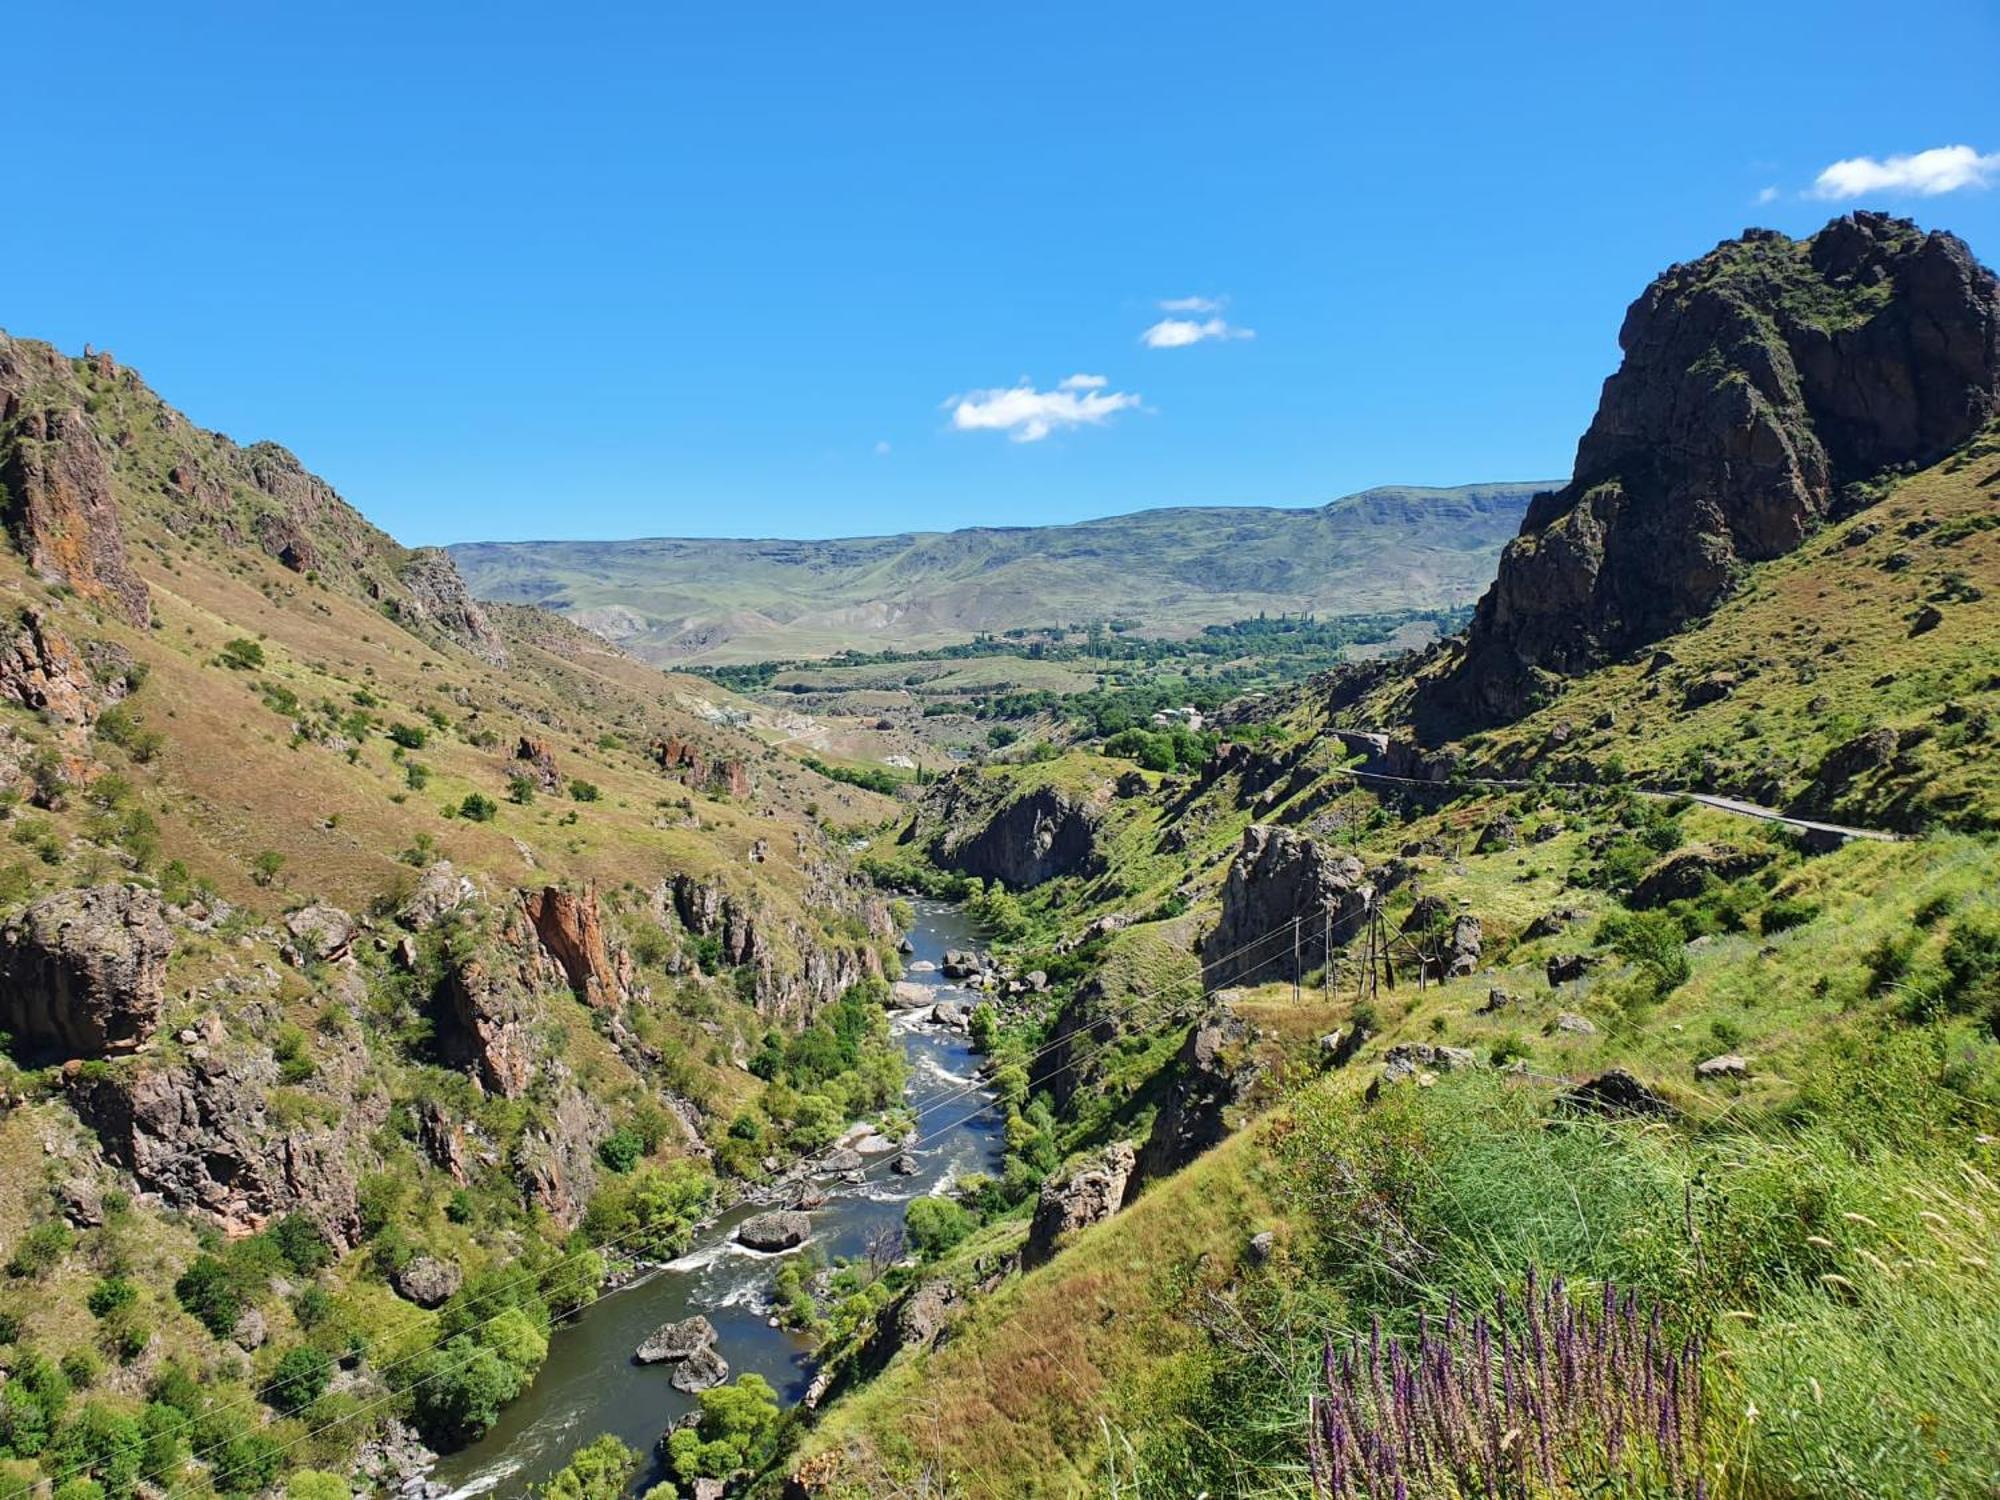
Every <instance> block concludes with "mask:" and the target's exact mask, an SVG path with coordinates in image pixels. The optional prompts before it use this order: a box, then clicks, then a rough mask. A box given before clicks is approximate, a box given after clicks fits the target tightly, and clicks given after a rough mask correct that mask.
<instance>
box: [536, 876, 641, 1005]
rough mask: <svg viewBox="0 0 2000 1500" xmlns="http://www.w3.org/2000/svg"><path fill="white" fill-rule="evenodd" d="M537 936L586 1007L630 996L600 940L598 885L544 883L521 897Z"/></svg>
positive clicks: (619, 1002)
mask: <svg viewBox="0 0 2000 1500" xmlns="http://www.w3.org/2000/svg"><path fill="white" fill-rule="evenodd" d="M522 904H523V906H524V907H525V908H526V910H527V913H528V920H529V921H530V922H531V923H533V924H534V928H535V934H536V936H538V937H539V938H540V939H541V942H542V946H543V947H544V948H546V949H548V951H549V953H550V954H551V956H553V957H554V959H555V961H556V962H557V963H558V964H560V965H561V966H562V970H563V973H564V974H566V975H567V976H568V977H569V984H570V988H571V989H572V990H573V991H575V993H576V998H577V999H579V1000H581V1001H583V1002H584V1003H585V1004H586V1005H591V1006H597V1007H613V1008H615V1007H617V1006H620V1005H623V1004H624V1003H625V1002H626V1001H627V1000H628V999H630V998H631V996H630V994H629V993H628V991H629V985H628V983H627V976H626V975H625V974H623V973H621V972H620V970H619V967H618V966H617V965H616V964H614V962H613V961H612V956H611V952H610V949H609V948H608V947H607V945H606V943H605V940H604V919H603V916H602V914H601V913H600V911H599V908H598V902H597V887H596V886H595V885H590V886H586V887H585V888H584V889H583V890H582V891H569V890H564V889H563V888H562V887H561V886H555V885H551V886H544V887H543V888H542V889H541V890H539V891H533V892H530V893H529V894H528V895H526V896H524V897H523V898H522Z"/></svg>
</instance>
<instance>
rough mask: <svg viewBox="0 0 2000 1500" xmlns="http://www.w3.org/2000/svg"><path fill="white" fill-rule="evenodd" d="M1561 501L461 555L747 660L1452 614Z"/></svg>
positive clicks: (1446, 496)
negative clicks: (1319, 618)
mask: <svg viewBox="0 0 2000 1500" xmlns="http://www.w3.org/2000/svg"><path fill="white" fill-rule="evenodd" d="M1550 488H1552V485H1551V484H1550V483H1549V482H1546V481H1542V482H1522V483H1494V484H1470V485H1461V486H1458V487H1456V488H1450V489H1431V488H1423V487H1419V486H1407V485H1385V486H1382V487H1379V488H1376V489H1370V490H1363V491H1361V492H1360V493H1358V494H1353V495H1348V496H1344V497H1342V498H1341V499H1338V500H1335V501H1332V502H1331V503H1329V504H1327V505H1324V506H1318V507H1312V508H1282V507H1275V506H1178V507H1171V508H1163V509H1158V510H1143V511H1136V512H1133V513H1131V514H1127V515H1120V516H1108V517H1104V518H1102V519H1098V520H1091V521H1080V522H1076V523H1074V524H1072V525H1066V526H979V527H969V528H966V529H964V530H959V531H945V532H905V533H901V534H898V535H892V536H872V537H851V538H841V539H834V540H826V541H789V540H781V539H740V540H739V539H707V538H675V537H659V538H640V539H634V540H631V541H612V542H579V541H538V542H466V543H460V544H458V545H455V546H453V547H451V548H450V549H448V550H449V551H450V553H451V555H452V557H453V560H454V561H455V562H456V563H457V564H458V567H459V569H460V571H461V572H463V573H464V575H465V577H466V579H467V581H468V583H469V584H470V586H471V588H472V590H473V592H474V593H475V594H477V595H478V596H479V597H481V598H484V599H491V600H496V601H503V602H509V603H523V604H538V605H541V606H543V607H546V608H549V609H554V610H558V611H560V612H562V613H563V614H566V615H568V616H569V617H570V618H572V619H574V620H576V621H577V622H578V623H579V624H583V625H586V626H588V627H589V628H591V629H593V630H596V631H598V632H599V633H600V634H603V635H605V636H608V637H609V638H611V639H613V640H615V641H617V642H618V643H619V644H620V645H622V646H624V647H625V648H626V649H627V650H630V651H632V652H634V653H636V654H637V655H640V656H642V657H645V658H647V659H649V660H652V661H657V662H669V661H695V660H701V661H716V662H725V661H748V660H754V659H757V658H761V657H773V656H813V655H823V654H830V653H831V652H833V651H836V650H839V649H841V648H843V647H847V646H869V645H873V646H877V647H903V646H928V645H939V644H944V643H946V642H949V641H953V640H963V639H965V638H966V637H968V636H970V635H972V634H974V633H976V632H979V631H995V630H1009V629H1015V628H1022V627H1032V626H1038V625H1050V624H1058V623H1072V622H1079V621H1083V620H1089V619H1104V618H1110V617H1124V618H1131V619H1137V620H1139V621H1141V622H1142V623H1144V624H1146V625H1150V626H1186V625H1202V624H1212V623H1220V622H1223V621H1227V620H1234V619H1242V618H1245V617H1246V616H1250V615H1255V614H1257V613H1258V612H1259V611H1271V612H1277V611H1282V610H1292V611H1297V610H1308V609H1309V610H1314V611H1317V612H1319V613H1321V614H1358V613H1367V612H1372V611H1376V610H1388V609H1431V608H1451V607H1455V606H1459V605H1464V604H1469V603H1471V602H1472V600H1473V599H1474V598H1476V597H1477V596H1478V595H1479V593H1480V592H1481V590H1483V589H1484V588H1485V587H1486V585H1487V584H1488V583H1489V582H1491V580H1492V577H1493V569H1494V566H1495V562H1496V560H1497V558H1498V557H1499V553H1500V549H1501V547H1502V546H1503V545H1504V544H1505V543H1506V542H1507V541H1508V539H1509V538H1511V537H1512V536H1513V535H1514V534H1515V532H1517V531H1518V530H1519V528H1520V524H1521V520H1522V517H1523V516H1524V515H1525V514H1526V512H1527V508H1528V501H1529V499H1530V498H1531V497H1532V496H1533V495H1535V494H1536V493H1537V492H1539V491H1543V490H1547V489H1550Z"/></svg>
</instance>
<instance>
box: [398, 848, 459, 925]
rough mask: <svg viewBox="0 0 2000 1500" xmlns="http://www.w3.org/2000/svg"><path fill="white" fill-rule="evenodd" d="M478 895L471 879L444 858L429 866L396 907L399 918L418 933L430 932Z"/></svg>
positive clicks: (399, 920)
mask: <svg viewBox="0 0 2000 1500" xmlns="http://www.w3.org/2000/svg"><path fill="white" fill-rule="evenodd" d="M478 894H479V892H478V888H477V887H475V886H474V885H473V883H472V881H471V880H470V879H469V878H468V877H467V876H464V875H461V874H459V873H458V871H456V870H455V869H453V868H452V864H451V861H450V860H448V859H441V860H439V861H437V862H436V863H435V864H432V865H429V866H426V867H425V869H424V872H423V874H421V875H419V876H418V877H417V884H416V888H415V889H414V890H412V891H411V892H410V894H409V896H408V897H407V898H406V899H405V900H404V901H403V904H402V905H401V906H399V907H398V908H397V909H396V920H397V921H398V922H400V923H402V924H403V926H405V927H408V928H410V929H411V930H412V931H415V932H428V931H429V930H430V929H431V928H433V927H435V926H437V924H438V923H439V922H442V921H443V920H444V919H445V918H446V917H448V916H450V915H451V914H452V913H453V912H455V911H457V910H458V909H459V908H460V907H462V906H464V905H465V904H466V903H468V902H470V901H472V900H473V899H474V898H475V897H476V896H477V895H478Z"/></svg>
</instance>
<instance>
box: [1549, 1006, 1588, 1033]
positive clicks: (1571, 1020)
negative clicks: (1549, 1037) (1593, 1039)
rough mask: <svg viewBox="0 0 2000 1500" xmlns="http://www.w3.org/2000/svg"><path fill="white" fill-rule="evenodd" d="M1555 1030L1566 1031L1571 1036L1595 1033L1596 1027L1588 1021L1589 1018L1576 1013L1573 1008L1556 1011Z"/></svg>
mask: <svg viewBox="0 0 2000 1500" xmlns="http://www.w3.org/2000/svg"><path fill="white" fill-rule="evenodd" d="M1556 1030H1557V1031H1566V1032H1568V1033H1569V1034H1570V1035H1572V1036H1596V1035H1597V1028H1596V1027H1595V1026H1593V1025H1592V1024H1591V1023H1590V1021H1589V1019H1588V1018H1587V1017H1584V1016H1580V1015H1578V1014H1577V1013H1576V1012H1575V1011H1573V1010H1562V1011H1557V1012H1556Z"/></svg>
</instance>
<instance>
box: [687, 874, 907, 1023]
mask: <svg viewBox="0 0 2000 1500" xmlns="http://www.w3.org/2000/svg"><path fill="white" fill-rule="evenodd" d="M825 896H826V898H827V899H828V902H829V904H839V905H840V906H841V908H842V909H843V910H847V911H849V912H852V913H853V914H854V915H856V916H859V917H860V918H861V920H862V921H863V923H864V924H865V925H866V926H867V928H868V929H869V931H871V932H874V933H876V934H877V935H880V936H887V935H888V934H889V932H890V931H892V930H893V928H892V924H891V923H890V921H889V916H888V912H887V910H886V909H885V908H884V907H882V906H881V904H880V903H878V902H873V901H863V902H856V901H854V900H853V899H852V897H851V893H849V892H847V891H845V890H829V891H827V892H825ZM653 910H654V914H655V915H656V916H657V917H658V918H659V919H660V921H661V922H662V923H667V922H670V921H671V922H678V923H679V924H680V925H681V926H682V927H684V928H685V929H687V931H689V932H691V933H693V934H694V935H695V936H696V937H701V938H709V937H712V938H714V939H716V941H717V943H718V945H719V947H720V950H721V954H720V956H721V959H722V962H723V963H724V964H726V965H727V966H728V967H730V968H744V967H747V968H749V969H750V970H751V971H752V972H753V974H754V975H755V977H756V988H755V996H756V1003H757V1009H758V1011H759V1012H760V1013H761V1014H763V1015H764V1016H765V1017H766V1018H768V1019H772V1020H782V1021H788V1022H791V1023H792V1024H794V1025H803V1024H805V1023H806V1022H808V1021H810V1020H811V1019H812V1017H813V1016H814V1015H815V1014H816V1013H817V1012H818V1011H819V1010H820V1008H821V1007H822V1006H827V1005H831V1004H833V1003H834V1002H835V1001H836V1000H838V999H839V998H840V997H841V996H842V995H843V994H845V993H846V992H847V991H848V990H849V989H851V988H852V987H853V986H855V985H857V984H861V983H864V982H869V981H875V980H880V979H882V978H883V973H882V959H881V955H880V954H879V953H878V952H877V951H876V950H875V948H874V947H873V946H872V945H864V944H855V945H849V944H845V943H840V942H835V941H832V940H830V939H829V938H828V937H827V935H826V934H825V932H824V931H823V930H820V929H817V928H813V927H807V926H805V925H804V924H802V923H799V922H797V921H794V920H792V919H790V918H787V917H784V916H782V915H779V914H776V913H774V912H773V911H772V910H771V909H770V908H769V907H768V906H762V905H759V904H756V903H754V902H753V901H752V899H751V898H749V897H747V896H743V895H739V894H737V893H736V892H735V891H733V890H731V889H730V888H729V887H728V886H726V885H724V884H723V883H722V882H721V881H719V880H716V879H713V878H704V877H701V876H697V875H694V874H689V873H681V874H677V875H672V876H669V877H668V878H667V879H666V880H663V881H662V882H661V883H660V885H659V887H658V888H657V889H656V890H655V891H654V893H653ZM683 962H685V960H683Z"/></svg>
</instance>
